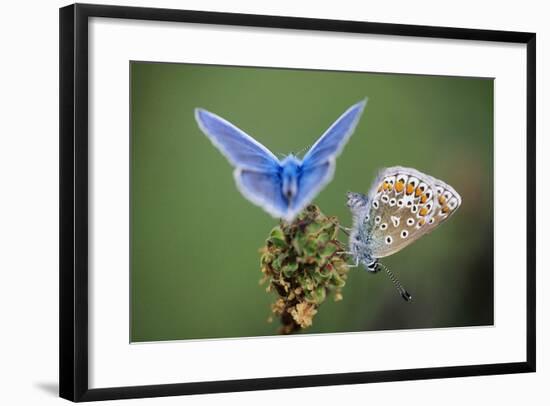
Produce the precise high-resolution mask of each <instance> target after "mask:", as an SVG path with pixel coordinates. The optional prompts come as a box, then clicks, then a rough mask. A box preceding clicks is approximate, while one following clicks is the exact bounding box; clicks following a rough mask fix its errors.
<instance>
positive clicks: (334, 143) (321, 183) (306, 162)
mask: <svg viewBox="0 0 550 406" xmlns="http://www.w3.org/2000/svg"><path fill="white" fill-rule="evenodd" d="M366 103H367V100H366V99H365V100H363V101H361V102H359V103H357V104H354V105H353V106H351V107H350V108H349V109H347V110H346V112H345V113H344V114H342V115H341V116H340V118H338V120H336V121H335V122H334V124H332V125H331V126H330V127H329V129H328V130H327V131H326V132H325V133H324V134H323V135H322V136H321V138H319V139H318V140H317V142H316V143H315V144H314V145H313V147H311V149H310V150H309V151H308V153H307V154H306V155H305V156H304V159H303V160H302V166H301V174H300V178H299V180H298V192H297V194H296V196H295V197H294V200H293V207H292V209H293V210H296V211H297V212H299V211H300V210H302V209H303V208H304V207H305V206H306V205H307V204H309V202H310V201H312V200H313V199H314V198H315V196H317V194H318V193H319V192H320V191H321V190H322V189H323V188H324V187H325V186H326V185H327V183H329V182H330V181H331V180H332V177H333V176H334V171H335V169H336V162H335V161H336V157H337V156H338V155H339V154H340V152H341V151H342V149H343V148H344V146H345V145H346V142H347V141H348V140H349V138H350V137H351V135H352V134H353V130H354V129H355V127H356V126H357V123H358V122H359V118H360V117H361V113H362V112H363V109H364V108H365V105H366Z"/></svg>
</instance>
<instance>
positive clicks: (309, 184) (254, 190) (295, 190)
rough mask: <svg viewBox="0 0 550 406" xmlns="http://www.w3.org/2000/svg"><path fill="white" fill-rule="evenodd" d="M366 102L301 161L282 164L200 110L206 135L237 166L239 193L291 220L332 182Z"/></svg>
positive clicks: (338, 122) (290, 157) (335, 125)
mask: <svg viewBox="0 0 550 406" xmlns="http://www.w3.org/2000/svg"><path fill="white" fill-rule="evenodd" d="M365 104H366V100H364V101H361V102H359V103H357V104H355V105H353V106H351V107H350V108H349V109H347V110H346V111H345V112H344V113H343V114H342V115H341V116H340V117H339V118H338V119H337V120H336V121H335V122H334V123H333V124H332V125H331V126H330V127H329V128H328V130H326V131H325V133H324V134H323V135H322V136H321V137H320V138H319V139H318V140H317V141H316V142H315V144H314V145H313V146H312V147H311V149H309V151H308V152H307V153H306V155H305V156H304V157H303V158H302V159H300V158H298V157H296V156H295V155H292V154H290V155H287V156H286V157H285V158H284V159H283V160H279V159H278V158H277V157H276V156H275V155H274V154H273V153H272V152H271V151H269V150H268V149H267V148H266V147H265V146H263V145H262V144H260V143H259V142H258V141H256V140H255V139H254V138H252V137H251V136H250V135H248V134H246V133H245V132H244V131H242V130H240V129H239V128H237V127H236V126H234V125H233V124H231V123H230V122H228V121H226V120H225V119H223V118H221V117H219V116H217V115H216V114H213V113H211V112H209V111H206V110H204V109H196V110H195V119H196V120H197V123H198V125H199V128H200V129H201V130H202V132H203V133H204V134H205V135H206V136H207V137H208V138H209V139H210V141H212V143H213V144H214V146H215V147H216V148H218V149H219V150H220V152H221V153H222V154H223V155H224V156H225V157H226V158H227V160H228V161H229V163H230V164H231V165H233V166H234V168H235V170H234V172H233V175H234V178H235V182H236V184H237V188H238V189H239V191H240V192H241V193H242V195H243V196H244V197H245V198H247V199H248V200H250V201H251V202H252V203H254V204H256V205H258V206H260V207H262V208H263V209H264V210H265V211H267V212H268V213H269V214H271V215H272V216H274V217H279V218H283V219H284V220H286V221H291V220H292V219H294V217H295V216H296V215H297V214H298V213H299V212H300V211H301V210H302V209H303V208H304V207H305V206H307V205H308V204H309V203H310V202H311V201H312V200H313V198H315V196H316V195H317V194H318V193H319V192H320V191H321V190H322V189H323V188H324V187H325V186H326V185H327V184H328V182H330V181H331V180H332V177H333V175H334V171H335V165H336V163H335V161H336V157H337V156H338V155H339V154H340V153H341V152H342V149H343V148H344V146H345V144H346V143H347V141H348V140H349V138H350V137H351V135H352V134H353V131H354V130H355V127H356V125H357V123H358V122H359V118H360V116H361V113H362V112H363V109H364V107H365Z"/></svg>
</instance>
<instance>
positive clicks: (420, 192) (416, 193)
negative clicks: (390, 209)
mask: <svg viewBox="0 0 550 406" xmlns="http://www.w3.org/2000/svg"><path fill="white" fill-rule="evenodd" d="M421 194H422V189H420V188H419V187H417V188H416V192H415V194H414V195H415V196H416V197H418V196H420V195H421Z"/></svg>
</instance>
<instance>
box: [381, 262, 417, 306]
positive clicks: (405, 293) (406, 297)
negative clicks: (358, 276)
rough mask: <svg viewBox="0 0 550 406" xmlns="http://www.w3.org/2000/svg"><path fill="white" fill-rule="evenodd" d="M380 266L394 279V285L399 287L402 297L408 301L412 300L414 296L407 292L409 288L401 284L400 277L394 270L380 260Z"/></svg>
mask: <svg viewBox="0 0 550 406" xmlns="http://www.w3.org/2000/svg"><path fill="white" fill-rule="evenodd" d="M378 266H379V267H380V268H382V269H383V270H384V271H386V273H387V274H388V276H389V277H390V280H391V281H392V283H393V285H394V286H395V287H396V288H397V291H398V292H399V294H400V295H401V297H402V298H403V299H405V300H406V301H407V302H410V301H411V300H412V296H411V295H410V293H409V292H407V290H406V289H405V288H404V287H403V285H401V282H399V279H397V278H396V277H395V275H394V274H393V272H392V271H390V270H389V268H388V267H387V266H386V265H384V264H381V263H380V262H379V263H378Z"/></svg>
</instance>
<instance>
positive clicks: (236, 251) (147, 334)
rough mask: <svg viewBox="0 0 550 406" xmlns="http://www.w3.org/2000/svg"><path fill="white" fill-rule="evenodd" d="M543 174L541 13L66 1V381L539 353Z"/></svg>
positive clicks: (290, 376) (188, 381)
mask: <svg viewBox="0 0 550 406" xmlns="http://www.w3.org/2000/svg"><path fill="white" fill-rule="evenodd" d="M535 176H536V174H535V34H533V33H523V32H506V31H486V30H474V29H463V28H447V27H427V26H412V25H396V24H382V23H368V22H359V21H337V20H319V19H308V18H295V17H282V16H263V15H242V14H228V13H217V12H202V11H182V10H167V9H150V8H137V7H118V6H99V5H81V4H78V5H70V6H67V7H64V8H62V9H61V10H60V219H61V224H60V234H61V235H60V395H61V396H62V397H64V398H66V399H70V400H73V401H92V400H105V399H121V398H137V397H153V396H169V395H183V394H197V393H214V392H224V391H244V390H258V389H274V388H292V387H302V386H320V385H338V384H352V383H368V382H382V381H398V380H410V379H429V378H444V377H460V376H472V375H486V374H504V373H518V372H533V371H535V197H534V196H535V185H536V183H535ZM144 366H146V367H144Z"/></svg>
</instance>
